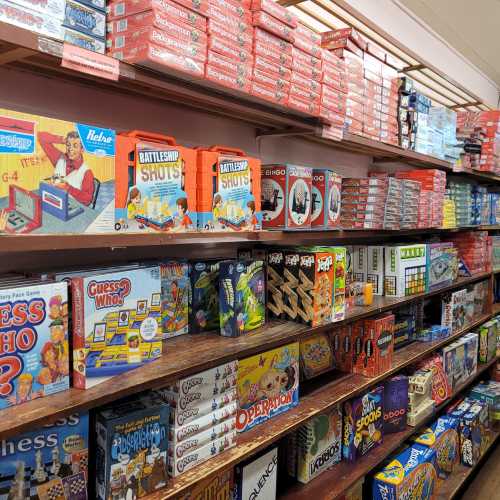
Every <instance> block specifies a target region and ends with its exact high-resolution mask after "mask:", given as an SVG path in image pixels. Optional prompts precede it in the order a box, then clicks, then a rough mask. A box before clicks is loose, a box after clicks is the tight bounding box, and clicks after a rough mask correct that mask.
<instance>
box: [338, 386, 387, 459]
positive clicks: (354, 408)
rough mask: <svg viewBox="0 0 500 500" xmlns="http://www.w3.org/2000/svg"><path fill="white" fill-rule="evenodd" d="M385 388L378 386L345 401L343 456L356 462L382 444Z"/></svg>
mask: <svg viewBox="0 0 500 500" xmlns="http://www.w3.org/2000/svg"><path fill="white" fill-rule="evenodd" d="M383 411H384V388H383V387H382V386H380V387H376V388H374V389H372V390H371V391H369V392H367V393H366V394H364V395H363V396H359V397H356V398H354V399H351V400H350V401H347V402H346V403H344V424H343V425H344V432H343V438H342V439H343V441H342V456H343V457H344V460H346V461H348V462H356V460H358V458H360V457H362V456H363V455H366V453H368V452H369V451H370V450H371V449H373V448H375V447H377V446H379V445H380V444H382V439H383V431H384V429H383V424H384V417H383Z"/></svg>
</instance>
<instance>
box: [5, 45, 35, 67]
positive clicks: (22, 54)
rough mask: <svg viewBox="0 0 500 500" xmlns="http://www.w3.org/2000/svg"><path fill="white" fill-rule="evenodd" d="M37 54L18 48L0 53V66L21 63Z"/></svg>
mask: <svg viewBox="0 0 500 500" xmlns="http://www.w3.org/2000/svg"><path fill="white" fill-rule="evenodd" d="M35 54H36V52H35V51H34V50H31V49H25V48H24V47H17V48H15V49H11V50H7V51H5V52H2V53H0V66H1V65H2V64H8V63H11V62H14V61H19V60H21V59H25V58H26V57H29V56H32V55H35Z"/></svg>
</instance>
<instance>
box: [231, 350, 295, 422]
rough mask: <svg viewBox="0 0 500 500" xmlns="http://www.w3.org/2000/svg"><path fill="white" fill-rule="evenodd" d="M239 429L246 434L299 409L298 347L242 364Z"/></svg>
mask: <svg viewBox="0 0 500 500" xmlns="http://www.w3.org/2000/svg"><path fill="white" fill-rule="evenodd" d="M238 401H239V409H238V416H237V420H236V428H237V430H238V431H239V432H244V431H246V430H248V429H251V428H252V427H255V426H256V425H258V424H260V423H262V422H265V421H267V420H269V419H270V418H272V417H274V416H276V415H279V414H281V413H284V412H285V411H287V410H289V409H290V408H293V407H294V406H297V404H298V402H299V343H298V342H294V343H293V344H288V345H285V346H283V347H278V348H276V349H272V350H270V351H266V352H263V353H261V354H256V355H255V356H250V357H249V358H245V359H242V360H240V361H239V365H238Z"/></svg>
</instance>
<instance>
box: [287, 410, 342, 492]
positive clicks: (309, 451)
mask: <svg viewBox="0 0 500 500" xmlns="http://www.w3.org/2000/svg"><path fill="white" fill-rule="evenodd" d="M297 448H298V449H297V480H298V481H300V482H301V483H308V482H309V481H311V480H312V479H314V478H315V477H316V476H318V475H319V474H321V473H322V472H323V471H325V470H326V469H329V468H330V467H332V466H333V465H335V464H336V463H338V462H340V460H341V458H342V408H341V406H340V405H336V406H334V407H333V408H332V409H331V410H329V411H328V412H325V413H322V414H321V415H317V416H315V417H313V418H312V419H310V420H309V421H308V422H307V423H306V424H305V425H303V426H302V427H300V428H299V430H298V439H297Z"/></svg>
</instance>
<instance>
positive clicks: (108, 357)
mask: <svg viewBox="0 0 500 500" xmlns="http://www.w3.org/2000/svg"><path fill="white" fill-rule="evenodd" d="M71 290H72V302H73V304H72V305H73V366H74V370H73V375H74V379H73V383H74V386H75V387H77V388H79V389H88V388H89V387H92V386H94V385H96V384H99V383H102V382H104V381H105V380H107V379H108V378H109V377H112V376H114V375H119V374H121V373H123V372H125V371H128V370H132V369H134V368H137V367H139V366H142V365H143V364H144V363H147V362H150V361H153V360H154V359H156V358H158V357H159V356H160V355H161V352H162V343H161V340H162V331H161V323H160V322H161V282H160V270H159V266H150V267H139V268H137V269H128V270H126V271H122V272H114V273H103V274H95V275H87V276H83V277H76V278H72V279H71Z"/></svg>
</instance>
